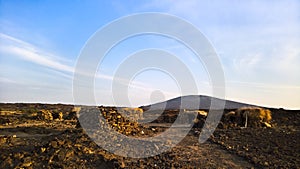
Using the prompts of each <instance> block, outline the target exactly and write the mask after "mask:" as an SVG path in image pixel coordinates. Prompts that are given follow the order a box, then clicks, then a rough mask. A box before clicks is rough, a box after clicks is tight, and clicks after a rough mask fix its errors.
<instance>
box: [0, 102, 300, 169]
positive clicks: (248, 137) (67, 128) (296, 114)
mask: <svg viewBox="0 0 300 169" xmlns="http://www.w3.org/2000/svg"><path fill="white" fill-rule="evenodd" d="M0 108H1V114H0V151H1V155H0V168H299V167H300V143H299V142H298V139H299V138H300V132H299V130H300V111H290V110H284V109H271V111H272V116H273V119H272V121H271V124H272V127H271V128H265V127H260V128H251V127H248V128H241V127H240V126H235V127H232V124H230V122H228V121H227V120H225V119H224V118H223V119H222V122H221V123H220V124H219V126H218V128H217V129H216V131H215V132H214V134H213V135H212V136H211V138H210V139H209V140H208V141H207V142H205V143H204V144H199V143H198V135H199V132H200V131H201V127H202V125H203V124H202V122H204V120H205V119H202V118H201V117H198V119H199V123H198V124H197V125H195V126H194V128H193V129H192V130H191V131H190V133H189V134H188V135H187V136H186V137H185V138H184V139H183V140H182V141H181V142H180V144H178V145H176V146H175V147H174V148H172V149H171V150H170V151H168V152H165V153H163V154H160V155H156V156H153V157H149V158H143V159H135V158H124V157H120V156H116V155H114V154H112V153H109V152H107V151H105V150H104V149H102V148H101V147H99V146H97V144H96V143H94V142H93V141H92V139H91V138H89V137H88V136H87V134H86V133H85V131H84V130H83V129H82V128H81V126H80V124H79V123H78V118H77V116H76V112H74V111H73V106H71V105H61V104H58V105H50V104H1V106H0ZM99 109H101V110H102V112H106V114H105V117H106V119H110V120H108V123H109V124H110V125H111V126H113V127H115V128H114V129H115V130H116V131H118V132H120V133H122V134H126V135H128V136H132V137H137V136H138V137H139V136H141V137H147V136H153V135H155V134H157V133H159V132H162V131H164V130H165V129H166V128H168V126H170V124H171V123H172V122H173V121H174V120H175V119H176V113H178V110H173V111H171V110H170V111H165V112H164V113H163V114H162V115H161V116H160V117H159V118H158V119H157V120H155V121H154V122H153V123H152V124H151V123H150V124H147V125H140V124H138V123H137V122H130V121H128V120H126V119H123V118H120V117H119V116H118V114H113V113H111V112H113V110H115V108H113V107H99ZM228 111H230V110H225V112H224V113H227V112H228ZM124 126H125V127H124ZM110 143H115V142H110ZM147 148H151V147H145V149H147Z"/></svg>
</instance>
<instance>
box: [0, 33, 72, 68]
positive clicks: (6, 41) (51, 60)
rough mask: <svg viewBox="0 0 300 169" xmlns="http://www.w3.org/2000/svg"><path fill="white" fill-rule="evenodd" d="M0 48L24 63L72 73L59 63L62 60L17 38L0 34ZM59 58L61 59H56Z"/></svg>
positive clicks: (65, 65)
mask: <svg viewBox="0 0 300 169" xmlns="http://www.w3.org/2000/svg"><path fill="white" fill-rule="evenodd" d="M0 38H1V47H0V51H2V52H4V53H8V54H10V55H13V56H18V57H20V58H22V59H24V60H26V61H29V62H33V63H36V64H39V65H41V66H45V67H48V68H52V69H54V70H58V71H63V72H69V73H73V71H74V69H73V67H71V66H69V65H67V64H65V63H62V62H60V60H64V59H62V58H61V57H59V56H55V55H53V54H51V53H48V52H45V51H43V50H42V49H40V48H38V47H36V46H34V45H32V44H30V43H28V42H25V41H22V40H20V39H18V38H15V37H12V36H9V35H6V34H3V33H0ZM57 58H61V59H57Z"/></svg>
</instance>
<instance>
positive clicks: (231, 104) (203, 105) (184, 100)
mask: <svg viewBox="0 0 300 169" xmlns="http://www.w3.org/2000/svg"><path fill="white" fill-rule="evenodd" d="M212 101H214V102H215V103H217V104H216V105H213V106H212V107H211V102H212ZM199 102H200V104H199ZM224 102H225V107H224V108H225V109H238V108H240V107H243V106H254V105H251V104H246V103H240V102H235V101H230V100H223V99H218V98H215V97H210V96H203V95H189V96H182V97H177V98H174V99H171V100H167V101H164V102H159V103H155V104H152V105H147V106H141V108H143V109H144V110H149V109H152V110H157V109H165V110H175V109H180V108H181V109H206V110H207V109H221V105H222V104H224ZM197 104H198V105H197ZM196 105H197V107H196V108H195V106H196Z"/></svg>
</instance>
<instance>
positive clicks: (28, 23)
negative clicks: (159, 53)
mask: <svg viewBox="0 0 300 169" xmlns="http://www.w3.org/2000/svg"><path fill="white" fill-rule="evenodd" d="M145 12H159V13H165V14H170V15H174V16H176V17H179V18H181V19H184V20H186V21H187V22H189V23H191V24H192V25H194V26H195V27H196V28H197V29H198V30H199V31H201V32H202V34H203V35H204V36H205V37H206V38H207V39H208V41H209V42H210V44H211V45H212V46H213V48H214V50H215V51H216V53H217V55H218V57H219V60H220V62H221V65H222V68H223V71H224V77H225V98H226V99H229V100H235V101H241V102H246V103H251V104H257V105H262V106H270V107H278V108H279V107H282V108H289V109H300V66H299V65H300V1H297V0H286V1H277V0H275V1H271V0H266V1H260V0H249V1H235V0H234V1H222V0H221V1H197V0H189V1H172V0H164V1H158V0H157V1H156V0H153V1H131V0H129V1H122V0H112V1H93V0H91V1H81V0H75V1H73V0H72V1H71V0H65V1H59V0H51V1H50V0H45V1H40V0H36V1H29V0H24V1H17V0H1V1H0V24H1V27H0V69H1V71H0V102H41V103H68V104H73V103H74V101H73V92H72V91H73V75H74V71H75V66H76V64H77V60H78V57H79V55H80V52H81V51H82V49H83V48H84V46H85V44H86V43H87V42H88V40H89V39H90V38H91V37H92V36H93V35H94V34H95V33H96V32H97V31H98V30H100V29H101V28H103V27H104V26H106V25H108V24H109V23H112V22H113V21H115V20H116V19H119V18H121V17H124V16H129V15H132V14H139V13H145ZM122 29H131V28H130V25H128V27H126V26H125V27H122V28H120V31H121V30H122ZM190 38H193V37H190ZM99 45H101V44H99ZM145 49H161V50H164V51H168V52H169V53H171V54H173V55H174V56H175V55H176V57H177V58H178V59H179V60H180V61H181V62H182V63H183V64H184V65H186V66H187V67H188V68H189V70H190V72H192V75H193V78H194V80H195V81H196V83H197V89H198V90H197V93H193V94H203V95H212V86H211V77H210V76H209V74H208V73H207V70H206V68H205V64H204V63H203V62H202V61H201V60H199V59H198V58H197V56H195V54H194V53H193V52H192V51H191V50H190V49H189V48H187V47H186V46H184V45H183V44H182V43H180V42H178V41H176V40H174V39H172V38H170V37H165V36H159V35H152V34H145V35H141V36H134V37H130V38H128V39H126V40H124V41H122V42H121V43H119V44H117V45H116V46H114V47H113V48H112V49H111V50H110V51H109V52H108V53H107V55H106V56H105V58H104V59H103V60H102V62H101V63H99V64H98V69H97V72H96V75H95V81H94V85H95V87H94V92H95V99H96V101H97V104H99V105H115V104H116V103H115V102H114V98H113V95H112V80H113V78H114V75H115V73H116V72H117V70H118V68H119V66H120V65H121V64H122V63H123V62H124V60H126V59H128V58H129V57H130V56H131V55H132V54H134V53H135V52H137V51H141V50H145ZM144 57H147V56H144ZM161 59H163V58H161ZM134 64H137V65H138V64H139V63H134ZM179 69H180V68H179ZM123 80H124V79H123ZM119 82H120V83H122V79H119ZM180 87H181V86H180V84H179V83H178V81H177V80H176V77H174V76H172V72H167V71H163V70H160V69H155V68H152V69H145V70H143V71H140V72H137V73H136V74H135V76H134V77H132V78H131V79H130V83H129V84H128V86H127V88H128V94H127V97H128V98H129V100H130V102H131V103H130V106H140V105H146V104H149V103H154V102H158V101H163V100H165V99H170V98H174V97H177V96H180V95H181V94H182V93H181V89H180Z"/></svg>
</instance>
